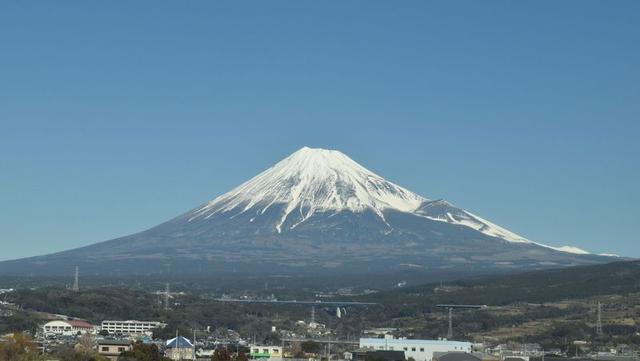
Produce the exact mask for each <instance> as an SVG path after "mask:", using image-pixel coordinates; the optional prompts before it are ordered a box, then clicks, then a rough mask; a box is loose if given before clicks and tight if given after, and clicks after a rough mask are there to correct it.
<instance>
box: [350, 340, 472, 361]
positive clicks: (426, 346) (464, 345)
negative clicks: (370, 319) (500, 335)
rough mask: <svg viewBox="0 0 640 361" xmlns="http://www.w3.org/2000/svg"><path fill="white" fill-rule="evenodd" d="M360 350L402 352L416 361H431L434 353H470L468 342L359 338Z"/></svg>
mask: <svg viewBox="0 0 640 361" xmlns="http://www.w3.org/2000/svg"><path fill="white" fill-rule="evenodd" d="M360 348H361V349H371V350H384V351H404V355H405V357H406V358H407V359H408V358H409V357H411V358H413V359H414V360H416V361H432V359H433V353H434V352H471V351H472V350H473V345H472V344H471V343H470V342H461V341H448V340H410V339H397V338H392V337H388V336H387V337H386V338H361V339H360Z"/></svg>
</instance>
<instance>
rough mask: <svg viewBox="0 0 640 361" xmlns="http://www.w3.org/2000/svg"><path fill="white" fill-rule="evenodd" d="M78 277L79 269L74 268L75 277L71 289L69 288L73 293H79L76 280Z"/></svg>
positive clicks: (78, 285)
mask: <svg viewBox="0 0 640 361" xmlns="http://www.w3.org/2000/svg"><path fill="white" fill-rule="evenodd" d="M78 276H79V269H78V266H76V275H75V277H74V279H73V287H72V288H71V290H72V291H73V292H78V291H80V284H79V282H78V278H79V277H78Z"/></svg>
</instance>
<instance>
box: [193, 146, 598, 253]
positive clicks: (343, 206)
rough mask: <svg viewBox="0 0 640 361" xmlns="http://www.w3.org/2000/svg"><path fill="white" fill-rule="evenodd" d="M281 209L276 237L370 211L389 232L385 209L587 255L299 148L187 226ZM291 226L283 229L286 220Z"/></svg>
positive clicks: (344, 159) (333, 155)
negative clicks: (324, 215) (333, 216)
mask: <svg viewBox="0 0 640 361" xmlns="http://www.w3.org/2000/svg"><path fill="white" fill-rule="evenodd" d="M274 205H278V206H280V207H282V208H283V209H284V211H283V212H282V214H281V215H280V216H279V217H280V218H279V220H278V221H277V222H276V224H274V225H273V227H274V228H275V230H276V231H277V232H278V233H282V232H285V231H287V230H290V229H293V228H295V227H297V226H298V225H299V224H301V223H303V222H305V221H306V220H308V219H309V218H310V217H311V216H313V215H314V214H315V213H316V212H333V213H337V212H341V211H351V212H363V211H365V210H371V211H373V212H374V213H375V214H377V215H378V217H379V218H380V219H381V220H382V221H383V222H384V223H385V224H386V225H387V226H388V227H389V228H390V229H391V228H392V226H391V225H389V224H388V223H387V221H386V219H385V216H384V211H385V210H395V211H400V212H405V213H411V214H414V215H417V216H420V217H423V218H427V219H430V220H434V221H439V222H445V223H449V224H456V225H461V226H465V227H469V228H472V229H474V230H476V231H479V232H482V233H484V234H486V235H489V236H491V237H496V238H500V239H503V240H505V241H507V242H512V243H527V244H536V245H539V246H542V247H546V248H550V249H553V250H556V251H561V252H567V253H573V254H589V252H586V251H584V250H582V249H579V248H577V247H572V246H564V247H552V246H547V245H543V244H540V243H536V242H533V241H530V240H528V239H526V238H524V237H522V236H520V235H518V234H516V233H513V232H511V231H509V230H507V229H505V228H503V227H500V226H498V225H496V224H494V223H492V222H490V221H488V220H486V219H483V218H480V217H479V216H476V215H474V214H472V213H470V212H468V211H466V210H464V209H461V208H457V207H455V206H453V205H451V204H450V203H448V202H446V201H444V200H437V201H431V200H429V199H427V198H424V197H422V196H419V195H417V194H415V193H413V192H411V191H409V190H407V189H404V188H402V187H400V186H398V185H396V184H394V183H391V182H389V181H387V180H385V179H384V178H382V177H380V176H379V175H377V174H375V173H373V172H371V171H370V170H368V169H366V168H364V167H363V166H361V165H360V164H358V163H356V162H355V161H353V160H352V159H351V158H349V157H348V156H346V155H345V154H343V153H341V152H339V151H336V150H326V149H318V148H315V149H314V148H308V147H303V148H301V149H300V150H298V151H296V152H295V153H293V154H291V155H290V156H288V157H287V158H285V159H283V160H282V161H280V162H278V163H277V164H276V165H274V166H273V167H271V168H269V169H267V170H265V171H264V172H262V173H260V174H259V175H257V176H256V177H254V178H252V179H250V180H249V181H247V182H245V183H243V184H241V185H240V186H238V187H236V188H235V189H233V190H231V191H230V192H227V193H225V194H223V195H221V196H219V197H217V198H215V199H213V200H212V201H210V202H208V203H207V204H205V205H204V206H202V207H200V208H197V209H196V210H194V211H192V212H191V213H190V214H189V216H188V221H189V222H191V221H193V220H202V219H209V218H210V217H213V216H217V215H221V214H226V213H229V214H230V216H229V217H235V216H237V215H239V214H243V213H245V212H251V214H252V218H251V220H250V221H251V222H253V221H254V219H257V218H259V217H260V216H261V215H263V214H265V212H266V211H267V210H269V208H270V207H273V206H274ZM294 215H295V218H292V221H291V222H290V223H288V226H287V227H285V226H284V225H285V223H286V221H287V219H288V218H289V217H293V216H294Z"/></svg>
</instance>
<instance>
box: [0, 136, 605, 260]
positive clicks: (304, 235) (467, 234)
mask: <svg viewBox="0 0 640 361" xmlns="http://www.w3.org/2000/svg"><path fill="white" fill-rule="evenodd" d="M567 251H570V252H567ZM611 260H614V259H612V258H611V257H605V256H598V255H591V254H584V252H583V251H582V250H576V249H574V248H558V247H551V246H546V245H542V244H539V243H536V242H533V241H530V240H528V239H526V238H524V237H522V236H519V235H517V234H516V233H514V232H511V231H509V230H508V229H506V228H503V227H500V226H498V225H495V224H493V223H491V222H490V221H487V220H485V219H483V218H480V217H478V216H475V215H474V214H472V213H470V212H468V211H466V210H464V209H462V208H458V207H456V206H454V205H452V204H450V203H449V202H447V201H445V200H430V199H429V198H426V197H423V196H421V195H418V194H415V193H413V192H411V191H409V190H407V189H405V188H403V187H401V186H399V185H396V184H394V183H391V182H389V181H387V180H385V179H384V178H383V177H381V176H379V175H377V174H375V173H373V172H371V171H369V170H368V169H366V168H365V167H363V166H361V165H360V164H358V163H356V162H355V161H353V160H352V159H351V158H349V157H348V156H346V155H345V154H343V153H341V152H339V151H335V150H325V149H313V148H308V147H304V148H302V149H300V150H298V151H296V152H294V153H293V154H291V155H290V156H288V157H286V158H284V159H283V160H282V161H280V162H278V163H276V164H275V165H274V166H272V167H270V168H268V169H266V170H265V171H263V172H261V173H260V174H258V175H257V176H256V177H253V178H252V179H250V180H248V181H246V182H244V183H242V184H241V185H240V186H238V187H236V188H234V189H232V190H231V191H229V192H227V193H224V194H222V195H220V196H218V197H216V198H214V199H213V200H211V201H209V202H206V203H204V204H202V205H200V206H198V207H196V208H194V209H192V210H191V211H188V212H186V213H184V214H182V215H180V216H178V217H175V218H173V219H171V220H169V221H167V222H164V223H161V224H159V225H158V226H155V227H152V228H150V229H148V230H145V231H142V232H138V233H135V234H132V235H129V236H124V237H120V238H117V239H114V240H110V241H105V242H100V243H97V244H93V245H89V246H85V247H81V248H78V249H73V250H69V251H64V252H58V253H55V254H52V255H47V256H40V257H32V258H29V259H23V260H15V261H9V262H0V271H3V272H7V271H9V272H11V271H12V270H15V269H17V268H18V269H22V270H24V269H28V270H30V271H31V272H44V271H46V269H47V267H49V268H51V267H52V265H56V267H60V266H64V265H68V264H74V263H85V266H83V267H88V268H89V269H93V270H95V272H122V273H127V272H138V273H153V272H159V269H162V268H163V267H165V266H164V265H167V264H170V265H171V264H172V265H174V266H173V269H174V270H175V269H176V267H177V268H179V270H180V271H183V272H186V271H187V270H191V272H212V271H214V270H215V271H216V272H218V271H228V270H230V269H231V270H233V269H236V268H238V267H240V268H242V269H244V270H255V271H256V272H265V271H274V272H275V271H277V272H289V271H291V270H294V271H293V272H300V270H301V269H305V267H306V268H307V269H308V271H313V270H315V271H332V272H340V270H349V271H357V272H369V271H372V270H375V271H380V270H391V269H398V267H405V266H402V265H406V264H411V265H412V266H416V267H420V268H422V269H425V270H439V271H441V270H446V269H451V268H452V267H453V268H460V269H467V268H468V269H469V271H470V272H473V271H474V270H490V269H514V270H520V269H536V268H549V267H564V266H573V265H580V264H592V263H604V262H608V261H611ZM176 265H179V266H176ZM16 267H17V268H16Z"/></svg>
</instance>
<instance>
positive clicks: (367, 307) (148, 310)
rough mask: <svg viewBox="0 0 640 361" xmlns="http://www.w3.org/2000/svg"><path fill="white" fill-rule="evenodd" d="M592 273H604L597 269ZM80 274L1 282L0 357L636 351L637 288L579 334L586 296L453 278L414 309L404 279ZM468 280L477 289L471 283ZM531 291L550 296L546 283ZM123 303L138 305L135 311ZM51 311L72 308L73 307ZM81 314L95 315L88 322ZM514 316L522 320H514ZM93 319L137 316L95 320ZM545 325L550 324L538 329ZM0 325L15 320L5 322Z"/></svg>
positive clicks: (489, 357) (455, 359) (622, 358)
mask: <svg viewBox="0 0 640 361" xmlns="http://www.w3.org/2000/svg"><path fill="white" fill-rule="evenodd" d="M631 264H634V263H631ZM629 265H630V264H626V263H624V264H623V265H622V266H619V267H623V268H624V267H629ZM596 267H604V266H596ZM607 267H611V266H607ZM634 267H635V266H634ZM565 272H571V270H567V271H565ZM595 272H598V273H601V270H600V269H599V268H596V271H595ZM582 273H585V272H582ZM567 277H573V275H572V274H571V273H569V274H568V275H567ZM511 278H513V277H511ZM78 282H79V281H78V274H77V273H76V276H75V279H74V280H73V282H72V283H71V284H69V285H68V286H66V287H64V288H62V289H52V288H51V287H35V288H34V287H31V288H29V289H14V288H6V289H0V331H2V330H4V332H5V333H4V334H2V335H1V340H2V341H1V343H0V345H1V346H0V350H2V351H0V360H5V359H6V360H12V359H13V358H12V357H16V356H15V354H14V356H6V355H8V354H9V353H7V352H9V351H8V350H14V351H11V352H15V346H16V345H21V350H22V352H29V353H31V356H32V357H33V359H34V360H36V359H37V360H40V359H43V360H45V359H46V360H59V361H66V360H114V361H116V360H147V359H149V360H156V359H158V360H165V359H167V360H214V361H230V360H234V361H242V360H247V359H260V360H273V361H276V360H285V359H286V360H291V361H295V360H327V361H328V360H361V361H371V360H384V361H480V360H485V361H505V360H506V361H542V360H588V359H591V360H604V361H630V360H637V357H638V343H637V342H638V340H640V334H638V333H637V332H634V331H632V330H634V329H635V326H631V327H625V326H624V325H625V324H631V325H634V322H636V321H635V320H637V319H638V313H637V306H636V305H637V304H638V301H639V299H638V297H637V296H635V295H630V296H629V298H628V299H625V298H620V297H617V298H611V297H610V296H609V297H608V298H602V297H599V298H598V297H596V298H593V297H591V298H587V300H588V301H586V302H587V303H590V304H593V305H594V306H593V312H590V313H588V314H587V315H586V316H585V317H586V323H585V324H584V325H587V326H586V327H588V328H589V329H588V330H587V332H586V333H584V332H583V333H580V328H584V327H585V326H584V325H582V324H579V323H576V322H575V321H576V320H577V319H578V318H579V314H581V313H583V314H584V312H585V309H584V308H581V307H580V306H579V305H580V304H582V303H583V301H584V300H578V299H574V300H571V301H570V302H568V301H563V302H561V303H559V304H557V306H555V305H556V303H552V302H547V303H545V305H535V304H526V305H522V304H511V305H509V306H506V307H505V306H493V305H486V304H469V303H435V302H438V301H442V300H447V299H449V298H446V297H454V298H456V296H455V295H456V294H458V293H460V292H468V289H469V288H468V287H469V286H467V287H465V286H462V285H458V284H457V283H455V282H451V283H450V284H443V283H442V282H440V283H436V284H433V285H432V286H430V287H433V289H432V292H433V294H434V295H437V296H438V297H440V298H434V299H433V302H434V303H433V304H432V306H433V307H432V308H430V310H431V311H428V313H426V314H425V313H423V312H420V313H411V311H410V309H411V307H412V306H411V298H410V297H407V296H404V295H406V293H407V292H411V293H416V292H417V289H416V288H411V287H409V288H406V287H407V286H406V284H405V283H404V282H397V283H395V284H394V285H393V286H392V287H391V289H389V290H384V289H380V290H378V289H370V288H362V289H358V288H349V287H341V288H336V289H331V288H321V289H313V290H309V291H308V292H310V293H309V294H311V295H313V296H312V298H309V297H305V295H307V296H308V294H305V293H301V296H300V297H301V298H300V299H280V298H278V297H276V296H275V295H274V294H273V293H272V292H276V293H277V292H278V291H281V293H282V294H288V293H290V292H292V291H290V290H289V291H288V292H285V291H287V290H286V287H284V286H282V285H279V284H278V283H277V282H275V281H272V282H273V283H272V285H271V286H269V285H265V286H264V289H263V290H260V291H259V292H257V291H256V290H255V289H253V290H252V291H247V290H239V289H236V290H233V289H227V290H226V291H225V292H221V293H220V294H217V295H216V294H213V293H211V292H210V291H208V290H207V291H202V292H201V293H200V294H199V295H198V296H197V297H196V295H195V294H193V291H189V290H188V289H186V288H184V289H178V290H171V288H172V287H170V285H168V284H167V285H165V287H164V289H160V290H158V289H156V290H152V288H153V287H151V288H148V289H147V290H146V291H142V290H141V289H136V290H126V289H121V290H112V289H110V288H90V287H88V288H87V289H80V287H79V285H78ZM622 282H625V281H624V280H623V281H622ZM611 285H612V287H618V285H616V284H614V283H612V284H611ZM173 287H176V288H177V287H184V286H182V285H181V284H177V285H174V286H173ZM419 287H422V286H419ZM471 287H473V288H476V289H477V287H478V285H473V286H471ZM522 287H525V288H528V287H529V285H523V286H522ZM630 287H632V288H635V287H637V285H631V286H630ZM418 289H419V288H418ZM540 292H541V293H544V294H548V292H546V290H545V289H544V288H542V289H541V290H540ZM398 294H400V295H403V296H402V297H401V298H402V299H403V302H404V303H405V304H404V306H402V307H400V308H399V309H398V311H397V312H399V313H402V314H405V316H404V317H398V316H390V315H388V314H387V313H388V312H390V311H389V308H390V306H391V305H390V304H389V305H386V306H385V305H384V304H383V303H384V302H389V301H385V299H386V298H388V297H390V295H398ZM45 295H46V296H45ZM381 295H384V297H386V298H384V297H383V298H380V296H381ZM481 296H482V295H479V297H481ZM43 297H48V299H47V300H43ZM394 297H395V296H394ZM560 297H564V295H562V296H560ZM129 299H136V300H137V301H136V302H139V304H138V305H136V306H133V308H132V306H131V305H130V304H131V302H130V301H129ZM304 299H307V300H304ZM424 299H425V298H423V300H424ZM87 300H88V301H87ZM97 300H102V301H97ZM470 300H471V301H474V300H482V298H471V299H470ZM594 300H597V301H594ZM41 301H44V302H41ZM47 301H48V302H47ZM59 302H60V303H59ZM121 302H122V304H120V303H121ZM594 302H595V303H594ZM605 302H607V303H605ZM391 303H392V304H397V303H398V301H397V299H394V301H392V302H391ZM80 306H81V307H80ZM554 307H555V308H554ZM38 308H41V309H38ZM43 309H44V310H43ZM105 309H106V310H107V311H105ZM518 309H520V310H521V311H518ZM52 310H56V311H62V310H68V311H73V310H77V311H75V312H77V313H81V314H82V315H78V314H72V313H68V314H63V313H55V312H50V311H52ZM213 310H215V311H213ZM603 310H604V311H603ZM83 312H85V313H86V314H88V315H92V316H94V317H89V318H86V317H84V313H83ZM516 312H522V316H515V315H514V313H516ZM562 313H564V314H565V315H566V317H563V316H561V314H562ZM96 315H103V317H107V316H117V315H130V316H136V315H138V316H140V317H136V318H135V319H133V318H132V319H125V318H115V317H111V318H102V319H97V318H96V317H95V316H96ZM154 317H155V318H154ZM225 317H228V318H225ZM496 317H499V318H503V319H504V320H507V321H505V323H504V324H505V325H506V326H501V325H500V324H496V325H494V326H486V327H484V329H480V330H476V329H475V328H477V326H473V325H474V323H473V322H475V323H478V322H480V324H487V323H490V322H497V321H496V320H495V318H496ZM536 317H538V318H536ZM429 318H431V323H423V324H422V325H420V319H425V320H426V319H429ZM522 318H527V319H528V321H527V320H524V321H523V320H521V319H522ZM26 320H28V321H26ZM229 320H232V321H229ZM472 320H473V322H472ZM547 321H548V322H550V323H549V324H548V325H547V326H544V322H547ZM20 322H22V323H20ZM425 322H426V321H425ZM629 322H631V323H629ZM3 323H6V324H8V325H13V326H5V327H2V324H3ZM534 326H535V327H537V328H538V329H537V330H536V329H535V328H534ZM421 328H423V330H422V331H420V329H421ZM568 328H571V329H568ZM7 331H10V332H7ZM630 332H631V333H630ZM425 336H427V337H425ZM547 336H549V337H553V338H549V337H547ZM24 345H28V347H25V346H24ZM3 355H5V356H4V359H3V358H2V357H3ZM154 357H155V358H154ZM15 359H16V360H17V359H18V358H15Z"/></svg>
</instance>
